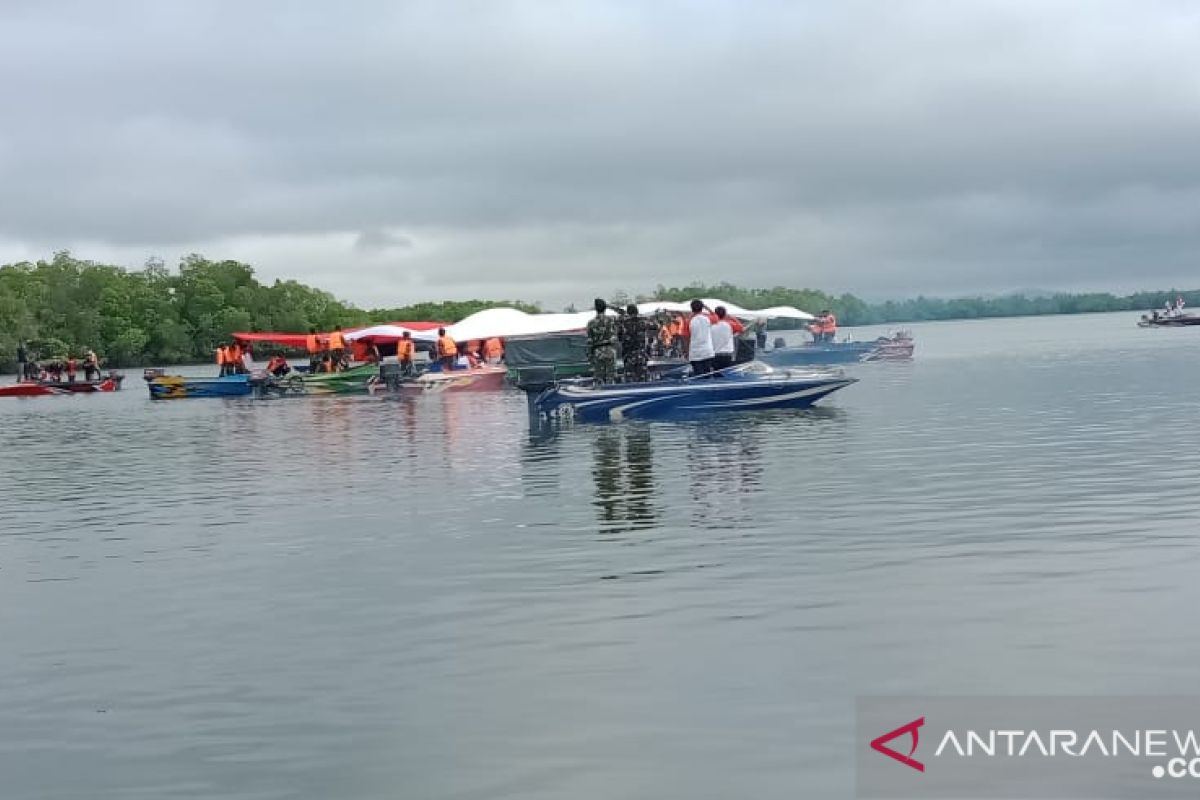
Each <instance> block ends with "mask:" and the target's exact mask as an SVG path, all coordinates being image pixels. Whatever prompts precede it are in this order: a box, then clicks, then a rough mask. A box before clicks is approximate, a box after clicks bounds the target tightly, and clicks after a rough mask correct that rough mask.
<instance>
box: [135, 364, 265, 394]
mask: <svg viewBox="0 0 1200 800" xmlns="http://www.w3.org/2000/svg"><path fill="white" fill-rule="evenodd" d="M142 377H143V378H145V379H146V386H147V387H148V388H149V389H150V397H151V399H153V400H183V399H195V398H209V397H245V396H246V395H248V394H250V376H249V375H226V376H225V377H223V378H185V377H183V376H182V375H166V374H164V373H163V371H162V370H161V369H148V370H145V371H144V372H143V373H142Z"/></svg>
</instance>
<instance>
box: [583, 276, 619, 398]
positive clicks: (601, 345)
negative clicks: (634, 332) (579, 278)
mask: <svg viewBox="0 0 1200 800" xmlns="http://www.w3.org/2000/svg"><path fill="white" fill-rule="evenodd" d="M607 311H608V303H606V302H604V301H603V300H601V299H600V298H599V297H597V298H596V316H594V317H592V319H591V320H589V321H588V324H587V338H588V361H589V362H590V363H591V365H592V377H593V378H594V379H595V381H596V383H597V384H604V383H613V382H614V381H616V379H617V320H616V319H615V318H613V317H610V316H608V314H607V313H605V312H607Z"/></svg>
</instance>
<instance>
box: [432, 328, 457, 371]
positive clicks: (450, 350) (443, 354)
mask: <svg viewBox="0 0 1200 800" xmlns="http://www.w3.org/2000/svg"><path fill="white" fill-rule="evenodd" d="M437 357H438V363H439V364H441V366H442V371H443V372H449V371H450V370H452V369H454V362H455V361H456V360H457V359H458V345H457V344H455V343H454V340H453V339H451V338H450V337H449V336H447V335H446V329H445V328H438V337H437Z"/></svg>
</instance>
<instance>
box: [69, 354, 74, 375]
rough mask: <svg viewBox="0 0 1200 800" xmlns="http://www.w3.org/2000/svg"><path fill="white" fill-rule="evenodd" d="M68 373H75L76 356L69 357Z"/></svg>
mask: <svg viewBox="0 0 1200 800" xmlns="http://www.w3.org/2000/svg"><path fill="white" fill-rule="evenodd" d="M67 374H68V375H74V374H75V358H74V357H71V358H68V359H67Z"/></svg>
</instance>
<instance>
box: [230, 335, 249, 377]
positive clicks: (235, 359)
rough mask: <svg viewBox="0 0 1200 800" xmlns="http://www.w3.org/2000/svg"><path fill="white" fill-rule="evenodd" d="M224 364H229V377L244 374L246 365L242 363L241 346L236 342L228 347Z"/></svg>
mask: <svg viewBox="0 0 1200 800" xmlns="http://www.w3.org/2000/svg"><path fill="white" fill-rule="evenodd" d="M226 354H227V355H226V359H225V360H226V363H228V364H229V374H230V375H241V374H243V373H244V372H246V364H245V362H243V361H242V346H241V345H240V344H238V343H237V342H234V343H233V344H231V345H229V349H228V350H226Z"/></svg>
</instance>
